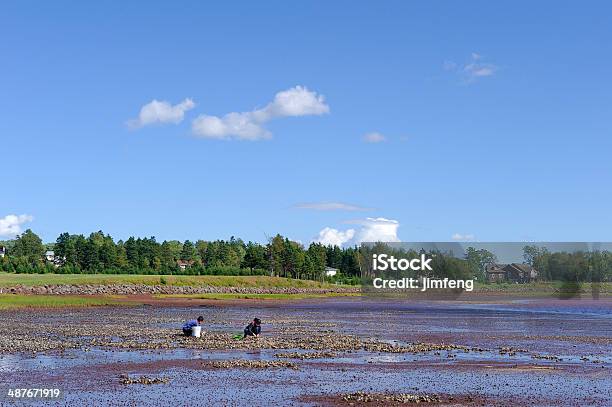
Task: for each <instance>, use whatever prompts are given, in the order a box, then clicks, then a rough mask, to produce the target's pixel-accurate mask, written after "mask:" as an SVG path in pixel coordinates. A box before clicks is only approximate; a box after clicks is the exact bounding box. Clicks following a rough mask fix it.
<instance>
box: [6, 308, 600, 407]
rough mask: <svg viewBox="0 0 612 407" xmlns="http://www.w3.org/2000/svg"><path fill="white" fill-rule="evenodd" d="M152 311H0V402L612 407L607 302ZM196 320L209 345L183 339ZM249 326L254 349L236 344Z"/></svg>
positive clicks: (203, 340)
mask: <svg viewBox="0 0 612 407" xmlns="http://www.w3.org/2000/svg"><path fill="white" fill-rule="evenodd" d="M153 304H154V305H135V306H129V307H112V306H98V307H88V308H71V309H61V308H60V309H36V310H33V309H17V310H1V311H0V320H1V321H2V324H0V383H1V387H2V391H3V392H4V391H6V389H8V388H17V387H21V388H24V387H27V388H32V387H37V388H43V387H44V388H59V389H61V390H62V392H63V397H62V398H61V399H60V400H55V401H47V402H46V403H45V402H34V403H28V404H29V405H32V404H40V405H85V404H87V405H141V404H146V405H153V406H155V405H159V406H163V405H169V404H174V405H241V404H245V403H248V404H250V405H303V406H320V405H328V406H336V405H338V406H343V405H346V406H348V405H368V406H372V405H405V404H412V403H417V402H418V403H426V404H434V405H454V406H457V405H474V406H475V405H500V406H501V405H509V404H512V405H542V406H544V405H546V406H550V405H560V406H561V405H600V406H606V405H611V404H612V390H611V389H612V374H611V370H610V369H612V300H610V299H608V298H606V299H599V300H593V299H572V300H559V299H524V298H522V299H515V300H513V299H506V300H503V301H502V300H488V301H478V300H474V299H471V300H469V301H429V302H427V301H416V300H397V299H393V300H391V299H387V300H380V299H373V298H363V297H337V298H313V299H303V300H294V301H290V302H289V301H275V300H249V301H200V302H189V301H183V302H177V301H171V300H169V301H168V302H167V303H164V302H163V301H162V300H160V299H157V300H156V301H155V302H154V303H153ZM197 315H203V316H204V318H205V324H204V328H203V329H204V334H203V336H202V337H201V338H192V337H185V336H182V335H181V334H180V326H181V324H182V323H183V322H184V321H185V320H187V319H191V318H195V317H196V316H197ZM253 317H258V318H261V320H262V323H263V335H262V337H260V338H258V339H249V340H244V341H243V340H237V339H234V337H236V335H237V334H238V333H240V332H241V331H242V329H243V328H244V326H245V325H246V324H247V323H248V321H249V320H250V319H252V318H253ZM4 401H6V399H0V402H4Z"/></svg>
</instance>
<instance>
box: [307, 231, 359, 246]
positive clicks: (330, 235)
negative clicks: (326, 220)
mask: <svg viewBox="0 0 612 407" xmlns="http://www.w3.org/2000/svg"><path fill="white" fill-rule="evenodd" d="M353 236H355V229H347V230H345V231H344V232H341V231H339V230H338V229H332V228H329V227H326V228H323V229H322V230H321V231H320V232H319V236H317V237H316V238H315V239H314V241H315V242H316V243H322V244H324V245H325V246H342V245H344V244H345V243H347V242H349V241H350V240H351V239H352V238H353Z"/></svg>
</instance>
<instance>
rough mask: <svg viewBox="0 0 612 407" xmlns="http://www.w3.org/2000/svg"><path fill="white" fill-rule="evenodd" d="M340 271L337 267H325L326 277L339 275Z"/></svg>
mask: <svg viewBox="0 0 612 407" xmlns="http://www.w3.org/2000/svg"><path fill="white" fill-rule="evenodd" d="M339 271H340V270H338V269H335V268H333V267H325V276H326V277H333V276H335V275H337V274H338V272H339Z"/></svg>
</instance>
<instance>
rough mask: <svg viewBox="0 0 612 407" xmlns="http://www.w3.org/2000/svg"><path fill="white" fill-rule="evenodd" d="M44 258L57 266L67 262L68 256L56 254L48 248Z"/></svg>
mask: <svg viewBox="0 0 612 407" xmlns="http://www.w3.org/2000/svg"><path fill="white" fill-rule="evenodd" d="M43 260H44V261H46V262H47V263H52V264H53V265H54V266H55V267H60V266H63V265H64V263H66V257H65V256H64V257H61V256H56V255H55V252H54V251H53V250H47V251H46V252H45V255H44V257H43Z"/></svg>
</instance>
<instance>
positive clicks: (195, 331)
mask: <svg viewBox="0 0 612 407" xmlns="http://www.w3.org/2000/svg"><path fill="white" fill-rule="evenodd" d="M201 334H202V327H201V326H199V325H196V326H194V327H191V336H195V337H196V338H199V337H200V335H201Z"/></svg>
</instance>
